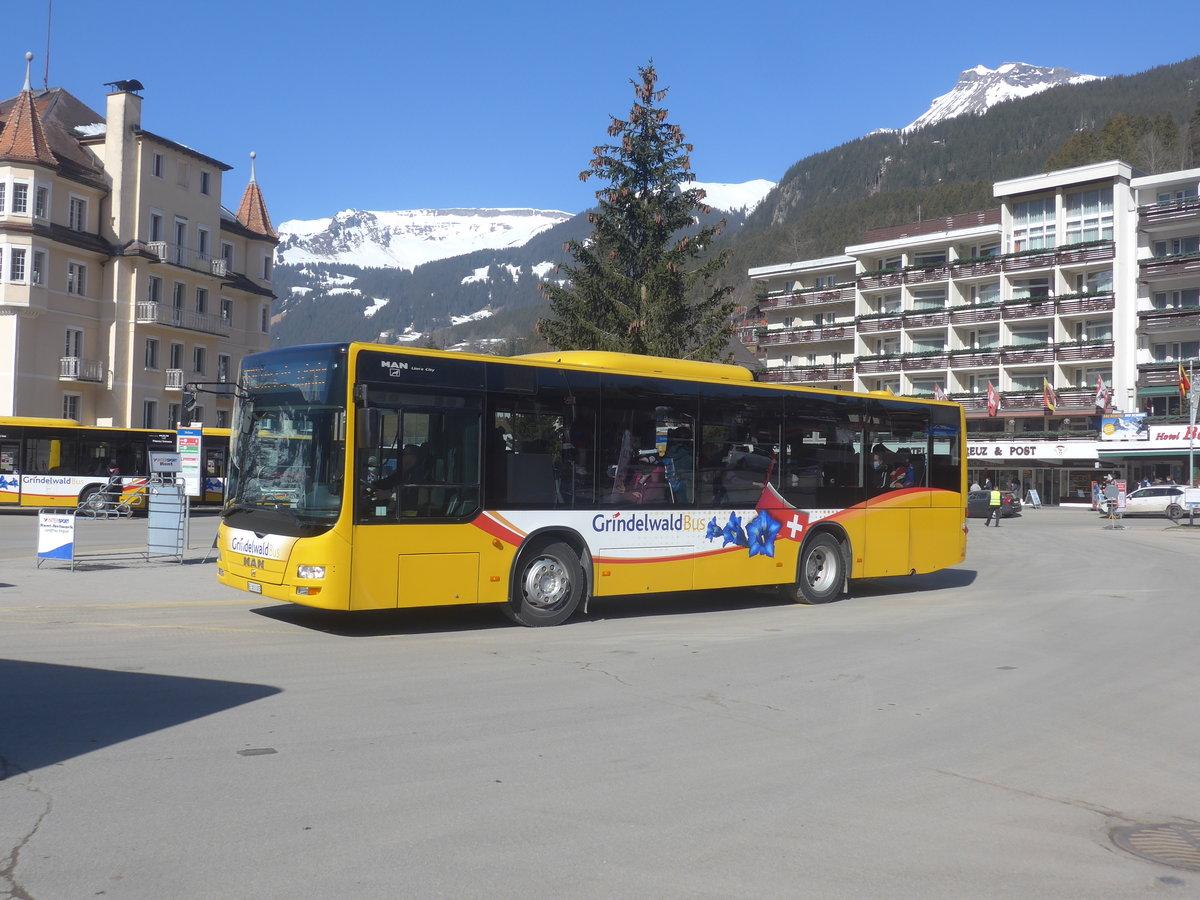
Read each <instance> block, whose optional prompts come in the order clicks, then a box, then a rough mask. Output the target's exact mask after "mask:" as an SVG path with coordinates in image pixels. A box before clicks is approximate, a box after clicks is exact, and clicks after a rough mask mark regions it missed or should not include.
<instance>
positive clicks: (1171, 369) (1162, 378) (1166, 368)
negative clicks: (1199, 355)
mask: <svg viewBox="0 0 1200 900" xmlns="http://www.w3.org/2000/svg"><path fill="white" fill-rule="evenodd" d="M1195 362H1196V361H1195V360H1187V359H1182V360H1174V361H1172V362H1151V363H1138V387H1166V386H1167V385H1178V384H1179V367H1180V365H1182V366H1183V367H1184V368H1187V367H1188V366H1191V365H1194V364H1195Z"/></svg>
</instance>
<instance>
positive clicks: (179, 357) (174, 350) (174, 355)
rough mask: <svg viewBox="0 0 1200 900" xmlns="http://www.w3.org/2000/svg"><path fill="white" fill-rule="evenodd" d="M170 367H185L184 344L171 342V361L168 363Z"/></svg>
mask: <svg viewBox="0 0 1200 900" xmlns="http://www.w3.org/2000/svg"><path fill="white" fill-rule="evenodd" d="M167 368H168V369H182V368H183V344H179V343H176V342H174V341H172V342H171V361H170V362H169V363H168V364H167Z"/></svg>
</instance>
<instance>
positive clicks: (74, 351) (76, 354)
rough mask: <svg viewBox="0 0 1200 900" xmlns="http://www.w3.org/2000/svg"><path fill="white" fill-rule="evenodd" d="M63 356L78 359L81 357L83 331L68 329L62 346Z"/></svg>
mask: <svg viewBox="0 0 1200 900" xmlns="http://www.w3.org/2000/svg"><path fill="white" fill-rule="evenodd" d="M63 351H64V352H63V356H69V357H72V358H74V359H79V358H80V357H82V356H83V329H82V328H68V329H67V333H66V341H65V342H64V344H63Z"/></svg>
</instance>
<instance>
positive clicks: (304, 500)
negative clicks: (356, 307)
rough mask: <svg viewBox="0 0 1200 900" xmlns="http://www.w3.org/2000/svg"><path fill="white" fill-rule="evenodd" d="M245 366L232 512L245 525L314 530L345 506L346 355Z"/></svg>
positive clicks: (228, 513) (229, 499)
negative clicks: (343, 502) (282, 526)
mask: <svg viewBox="0 0 1200 900" xmlns="http://www.w3.org/2000/svg"><path fill="white" fill-rule="evenodd" d="M306 349H307V350H308V352H307V353H306V354H303V355H283V358H282V359H280V358H278V357H277V358H275V359H273V360H272V363H271V365H269V366H259V367H256V366H255V365H254V360H255V358H254V357H248V358H247V360H246V364H245V366H244V368H243V375H242V382H241V389H242V396H241V397H240V398H239V403H238V406H237V408H236V409H235V412H234V429H233V442H232V454H231V459H230V466H229V489H228V492H227V495H226V503H225V511H224V515H225V517H226V519H230V518H234V519H236V520H237V522H236V524H237V526H238V527H244V528H250V529H259V530H261V529H262V528H264V527H268V526H269V527H272V528H278V527H281V525H287V524H289V523H290V524H291V525H292V526H295V527H300V529H301V531H303V532H305V533H311V531H312V529H313V528H314V527H316V528H317V529H318V530H322V529H324V528H327V527H330V526H331V525H332V524H333V522H334V521H335V520H336V519H337V517H338V514H339V512H340V511H341V508H342V494H343V490H342V473H343V468H344V464H345V443H346V409H345V404H344V387H343V386H344V384H345V379H344V365H342V359H341V356H340V354H338V353H336V352H335V351H329V352H328V353H327V354H326V355H324V356H323V357H322V355H321V354H320V353H314V351H315V350H318V349H319V348H306Z"/></svg>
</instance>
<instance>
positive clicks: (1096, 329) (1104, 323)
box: [1075, 319, 1113, 341]
mask: <svg viewBox="0 0 1200 900" xmlns="http://www.w3.org/2000/svg"><path fill="white" fill-rule="evenodd" d="M1112 336H1113V332H1112V320H1111V319H1096V320H1094V321H1084V322H1076V323H1075V340H1077V341H1111V340H1112Z"/></svg>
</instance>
